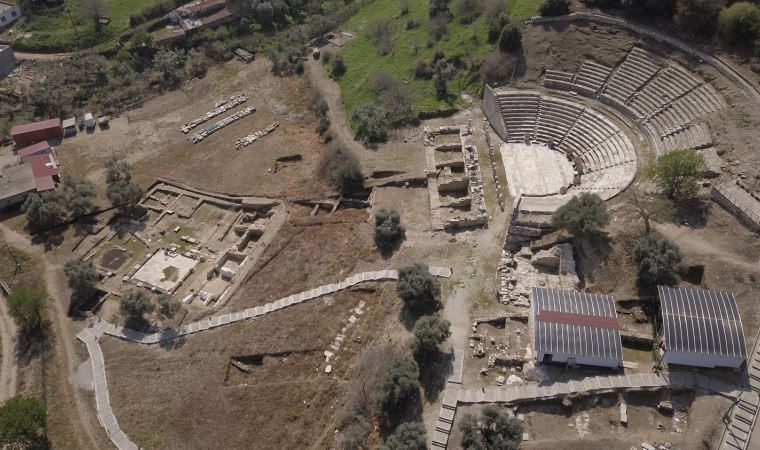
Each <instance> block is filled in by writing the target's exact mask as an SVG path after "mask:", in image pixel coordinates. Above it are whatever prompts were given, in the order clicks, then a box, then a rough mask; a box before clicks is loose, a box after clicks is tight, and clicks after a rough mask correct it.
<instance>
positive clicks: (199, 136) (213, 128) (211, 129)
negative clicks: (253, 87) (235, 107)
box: [193, 106, 256, 144]
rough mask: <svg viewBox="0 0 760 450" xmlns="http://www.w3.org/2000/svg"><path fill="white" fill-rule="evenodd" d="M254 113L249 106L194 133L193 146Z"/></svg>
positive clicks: (252, 108)
mask: <svg viewBox="0 0 760 450" xmlns="http://www.w3.org/2000/svg"><path fill="white" fill-rule="evenodd" d="M254 112H256V108H254V107H253V106H249V107H247V108H245V109H242V110H240V111H238V112H236V113H235V114H233V115H231V116H227V117H225V118H224V119H222V120H219V121H217V122H214V123H213V124H211V125H209V126H208V127H206V128H204V129H203V130H201V131H199V132H197V133H195V134H194V135H193V144H197V143H198V142H200V141H202V140H204V139H206V138H207V137H209V136H211V135H212V134H214V133H215V132H217V131H218V130H221V129H222V128H224V127H226V126H227V125H230V124H232V123H234V122H237V121H238V120H240V119H242V118H243V117H245V116H248V115H250V114H253V113H254Z"/></svg>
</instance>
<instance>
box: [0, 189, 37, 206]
mask: <svg viewBox="0 0 760 450" xmlns="http://www.w3.org/2000/svg"><path fill="white" fill-rule="evenodd" d="M34 191H35V190H32V191H29V192H21V193H19V194H16V195H14V196H12V197H8V198H3V199H0V209H1V208H6V207H8V206H12V205H18V204H19V203H23V202H24V200H26V197H27V196H28V195H29V194H30V193H32V192H34Z"/></svg>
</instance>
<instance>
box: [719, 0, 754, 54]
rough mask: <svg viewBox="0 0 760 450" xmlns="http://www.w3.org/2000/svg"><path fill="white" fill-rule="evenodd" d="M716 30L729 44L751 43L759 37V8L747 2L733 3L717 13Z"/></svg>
mask: <svg viewBox="0 0 760 450" xmlns="http://www.w3.org/2000/svg"><path fill="white" fill-rule="evenodd" d="M718 32H719V33H720V35H721V37H722V38H723V39H724V40H725V41H726V42H727V43H728V44H729V45H736V46H750V45H752V44H753V43H754V42H755V39H757V38H758V37H760V8H758V7H757V6H756V5H754V4H752V3H749V2H738V3H734V4H733V5H731V6H729V7H728V8H726V9H724V10H723V11H721V12H720V14H719V15H718Z"/></svg>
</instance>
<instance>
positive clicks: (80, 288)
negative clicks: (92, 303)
mask: <svg viewBox="0 0 760 450" xmlns="http://www.w3.org/2000/svg"><path fill="white" fill-rule="evenodd" d="M63 272H64V273H65V274H66V280H67V281H68V284H69V287H70V288H71V290H72V291H73V295H74V297H76V298H77V299H79V300H87V299H89V298H90V297H92V296H93V295H95V292H97V288H96V287H95V286H96V285H97V284H98V282H99V281H100V275H98V272H97V270H95V266H94V265H93V264H92V263H91V262H90V261H85V260H84V259H82V258H77V259H72V260H70V261H67V262H66V264H64V265H63Z"/></svg>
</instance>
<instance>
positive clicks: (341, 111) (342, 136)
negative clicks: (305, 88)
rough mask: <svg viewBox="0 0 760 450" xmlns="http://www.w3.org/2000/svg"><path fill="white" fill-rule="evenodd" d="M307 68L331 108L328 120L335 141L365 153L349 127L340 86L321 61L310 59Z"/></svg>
mask: <svg viewBox="0 0 760 450" xmlns="http://www.w3.org/2000/svg"><path fill="white" fill-rule="evenodd" d="M306 68H307V72H306V73H307V74H308V77H309V81H310V82H311V85H312V86H314V87H315V88H316V89H317V90H318V91H319V92H320V93H321V94H322V97H323V98H324V99H325V101H326V102H327V106H328V107H329V108H330V109H329V110H328V111H327V118H328V119H330V123H331V126H330V131H331V132H332V133H333V139H335V140H337V141H338V143H340V144H341V145H342V146H343V147H344V148H348V149H351V150H353V151H355V152H361V151H363V150H364V146H363V145H361V144H360V143H359V142H357V141H356V140H354V132H353V131H351V127H350V126H349V121H348V114H347V113H346V108H345V107H344V106H343V102H342V101H341V100H340V99H341V96H340V86H338V83H336V82H335V81H333V79H332V78H330V76H329V75H328V74H327V71H326V70H325V68H324V66H322V63H321V62H320V61H319V60H315V59H313V58H308V60H307V61H306Z"/></svg>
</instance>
